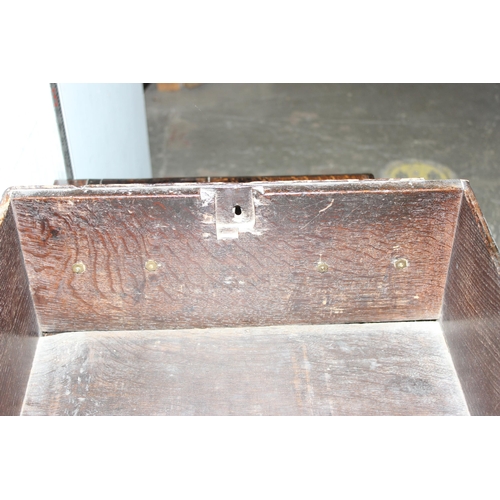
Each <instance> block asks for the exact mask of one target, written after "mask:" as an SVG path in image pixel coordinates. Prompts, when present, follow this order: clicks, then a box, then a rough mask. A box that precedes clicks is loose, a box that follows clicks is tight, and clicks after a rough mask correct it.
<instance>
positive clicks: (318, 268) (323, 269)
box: [316, 262, 328, 273]
mask: <svg viewBox="0 0 500 500" xmlns="http://www.w3.org/2000/svg"><path fill="white" fill-rule="evenodd" d="M316 271H318V272H320V273H326V272H327V271H328V264H327V263H326V262H318V265H317V266H316Z"/></svg>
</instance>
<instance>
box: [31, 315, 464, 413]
mask: <svg viewBox="0 0 500 500" xmlns="http://www.w3.org/2000/svg"><path fill="white" fill-rule="evenodd" d="M23 414H25V415H467V414H468V412H467V406H466V403H465V400H464V397H463V394H462V391H461V388H460V384H459V382H458V379H457V377H456V374H455V372H454V369H453V363H452V362H451V358H450V355H449V352H448V350H447V348H446V344H445V342H444V339H443V336H442V332H441V329H440V327H439V324H438V323H437V322H425V321H419V322H413V323H409V322H408V323H388V324H363V325H329V326H325V325H320V326H286V327H263V328H235V329H233V328H228V329H209V330H176V331H152V332H137V331H136V332H133V331H130V332H85V333H82V332H75V333H63V334H61V335H52V336H49V337H44V338H42V339H41V340H40V347H39V349H38V351H37V355H36V358H35V363H34V365H33V375H32V377H31V379H30V386H29V388H28V393H27V397H26V403H25V406H24V412H23Z"/></svg>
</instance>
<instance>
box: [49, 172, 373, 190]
mask: <svg viewBox="0 0 500 500" xmlns="http://www.w3.org/2000/svg"><path fill="white" fill-rule="evenodd" d="M348 179H352V180H355V179H357V180H364V179H373V174H330V175H327V174H323V175H286V176H283V175H267V176H253V177H154V178H153V179H64V180H57V181H56V182H55V184H56V185H59V186H80V187H81V186H86V185H89V186H92V185H109V184H171V183H176V182H196V183H198V184H199V183H206V182H232V183H244V182H266V181H267V182H274V181H287V182H289V181H321V180H323V181H325V180H331V181H333V180H348Z"/></svg>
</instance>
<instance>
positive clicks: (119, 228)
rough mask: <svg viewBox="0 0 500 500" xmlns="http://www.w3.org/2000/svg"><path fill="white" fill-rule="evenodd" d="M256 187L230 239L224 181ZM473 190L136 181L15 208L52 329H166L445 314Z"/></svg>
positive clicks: (42, 313) (453, 185)
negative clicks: (249, 223)
mask: <svg viewBox="0 0 500 500" xmlns="http://www.w3.org/2000/svg"><path fill="white" fill-rule="evenodd" d="M248 186H251V188H252V190H253V194H254V204H255V227H254V228H253V229H252V232H247V233H242V234H240V235H239V238H238V239H234V240H228V241H220V240H218V239H217V233H216V228H215V226H216V224H215V223H216V221H215V207H214V198H215V190H216V189H239V188H247V187H248ZM461 196H462V187H461V184H460V182H455V181H435V182H431V181H425V182H419V181H415V180H408V181H397V182H396V181H392V182H386V181H350V182H339V181H336V182H335V181H334V182H329V181H322V182H290V183H280V182H272V183H260V184H259V183H252V184H241V185H222V186H221V185H217V184H205V185H204V186H203V187H201V188H200V187H199V186H198V185H196V184H192V185H189V184H187V185H175V184H174V185H170V186H161V187H160V186H148V187H144V186H132V185H131V186H121V187H120V186H118V187H116V186H115V187H105V186H99V187H96V188H94V189H93V188H91V187H85V188H76V187H65V188H63V187H61V188H53V189H47V190H38V191H35V190H33V191H30V190H27V191H24V192H19V193H18V195H17V196H16V198H15V199H14V207H15V213H16V217H17V221H18V227H19V233H20V239H21V243H22V247H23V252H24V256H25V262H26V267H27V271H28V276H29V278H30V283H31V287H32V291H33V297H34V301H35V305H36V308H37V313H38V316H39V319H40V322H41V327H42V330H43V331H44V332H63V331H75V330H82V331H84V330H130V329H140V330H142V329H144V330H150V329H151V330H153V329H166V328H168V329H170V328H207V327H218V326H228V327H229V326H244V325H250V326H262V325H284V324H323V323H348V322H366V321H369V322H376V321H404V320H426V319H436V318H437V317H438V314H439V312H440V310H441V304H442V296H443V292H444V285H445V279H446V273H447V269H448V263H449V258H450V253H451V249H452V240H453V235H454V229H455V224H456V219H457V214H458V207H459V205H460V199H461ZM243 208H245V207H243ZM227 210H228V211H231V210H233V207H230V206H228V207H227ZM399 257H404V258H406V259H407V260H408V262H409V266H408V267H407V268H405V269H396V268H395V266H394V261H395V259H397V258H399ZM149 259H153V260H155V261H156V262H157V263H158V269H157V271H155V272H149V271H146V269H145V268H144V264H145V262H146V261H147V260H149ZM319 261H323V262H325V263H326V264H327V265H328V271H327V272H325V273H319V272H318V271H317V270H316V267H317V265H318V262H319ZM76 262H83V263H84V264H85V266H86V269H87V270H86V272H85V273H84V274H80V275H76V274H74V273H73V272H72V265H73V264H74V263H76Z"/></svg>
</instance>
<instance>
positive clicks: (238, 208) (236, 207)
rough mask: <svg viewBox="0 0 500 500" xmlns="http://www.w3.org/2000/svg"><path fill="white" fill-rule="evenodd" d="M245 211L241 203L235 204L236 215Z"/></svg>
mask: <svg viewBox="0 0 500 500" xmlns="http://www.w3.org/2000/svg"><path fill="white" fill-rule="evenodd" d="M242 213H243V211H242V210H241V207H240V206H239V205H235V207H234V215H241V214H242Z"/></svg>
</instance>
